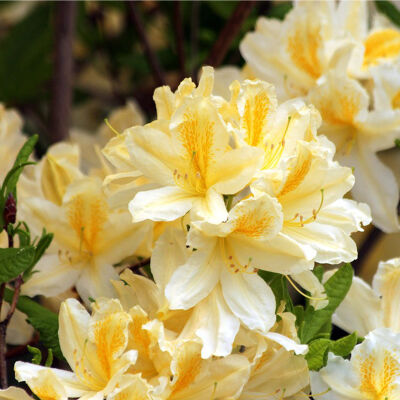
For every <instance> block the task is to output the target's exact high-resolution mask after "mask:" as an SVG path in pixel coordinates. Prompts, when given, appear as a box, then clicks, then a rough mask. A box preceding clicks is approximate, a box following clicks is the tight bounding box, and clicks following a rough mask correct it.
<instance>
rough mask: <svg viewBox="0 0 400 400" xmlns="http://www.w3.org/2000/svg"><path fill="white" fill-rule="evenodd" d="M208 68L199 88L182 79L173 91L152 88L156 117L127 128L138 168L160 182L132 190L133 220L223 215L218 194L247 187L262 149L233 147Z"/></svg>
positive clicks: (215, 218) (218, 218)
mask: <svg viewBox="0 0 400 400" xmlns="http://www.w3.org/2000/svg"><path fill="white" fill-rule="evenodd" d="M212 88H213V70H212V69H211V68H204V69H203V75H202V77H201V79H200V82H199V86H198V88H195V87H194V84H193V83H192V81H191V80H190V79H185V80H184V81H183V82H182V83H181V85H180V86H179V88H178V89H177V91H176V93H175V94H173V93H172V92H171V90H170V89H169V88H168V87H161V88H158V89H156V92H155V94H154V99H155V102H156V106H157V118H158V119H157V120H156V121H154V122H152V123H150V124H148V125H145V126H144V127H134V128H131V129H130V130H129V136H128V137H127V140H128V141H127V145H128V148H129V151H130V154H131V157H132V160H133V163H134V164H135V165H136V167H137V169H138V170H140V171H141V172H142V173H143V174H144V176H145V177H148V178H150V179H151V180H152V181H154V182H155V183H157V184H158V185H159V186H160V187H159V188H158V189H154V190H149V191H144V192H140V193H138V194H136V196H135V197H134V199H133V200H132V201H131V203H130V205H129V209H130V211H131V213H132V216H133V220H134V221H135V222H138V221H142V220H145V219H151V220H153V221H172V220H175V219H177V218H179V217H182V216H183V215H185V214H186V213H187V212H188V211H190V210H192V213H194V214H195V215H198V217H199V218H203V219H206V220H208V221H214V222H221V221H223V220H225V219H226V217H227V211H226V208H225V204H224V200H223V195H224V194H227V195H230V194H234V193H236V192H238V191H239V190H241V189H242V188H243V187H244V186H246V185H247V184H248V183H249V181H250V180H251V178H252V177H253V175H254V173H255V171H256V170H257V168H258V167H259V166H260V164H261V152H260V151H259V150H258V149H255V148H251V147H249V146H247V147H242V148H240V149H233V148H232V147H231V146H230V143H229V142H230V132H229V127H228V126H227V124H226V123H225V122H224V120H223V119H222V117H221V114H220V113H219V110H218V108H219V105H220V104H221V102H222V101H223V100H222V98H218V97H215V96H212V94H211V93H212Z"/></svg>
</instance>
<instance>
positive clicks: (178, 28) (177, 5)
mask: <svg viewBox="0 0 400 400" xmlns="http://www.w3.org/2000/svg"><path fill="white" fill-rule="evenodd" d="M174 30H175V38H176V50H177V52H178V60H179V68H180V72H181V79H180V80H182V79H184V78H185V76H186V70H185V47H184V43H183V22H182V5H181V2H180V1H175V2H174Z"/></svg>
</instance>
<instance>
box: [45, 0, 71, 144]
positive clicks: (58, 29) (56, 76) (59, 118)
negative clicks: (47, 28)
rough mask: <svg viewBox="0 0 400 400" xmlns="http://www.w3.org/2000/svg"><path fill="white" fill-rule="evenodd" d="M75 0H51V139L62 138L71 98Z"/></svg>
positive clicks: (67, 123)
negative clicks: (52, 60)
mask: <svg viewBox="0 0 400 400" xmlns="http://www.w3.org/2000/svg"><path fill="white" fill-rule="evenodd" d="M75 11H76V2H75V1H57V2H55V15H54V27H55V48H54V73H53V80H52V87H51V104H50V115H49V126H50V135H49V136H50V137H49V140H50V142H51V143H55V142H58V141H60V140H63V139H66V138H67V137H68V133H69V118H70V108H71V100H72V75H73V64H74V60H73V54H72V44H73V38H74V31H75Z"/></svg>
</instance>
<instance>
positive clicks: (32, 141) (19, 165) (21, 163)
mask: <svg viewBox="0 0 400 400" xmlns="http://www.w3.org/2000/svg"><path fill="white" fill-rule="evenodd" d="M38 139H39V136H38V135H33V136H31V137H30V138H29V139H28V140H27V141H26V142H25V143H24V145H23V146H22V147H21V149H20V151H19V152H18V155H17V158H16V159H15V162H14V165H13V167H12V168H11V170H10V171H9V172H8V174H7V175H6V177H5V178H4V181H3V184H2V186H1V191H0V233H1V231H2V230H3V228H4V216H3V211H4V207H5V204H6V200H7V196H8V194H9V193H12V195H13V197H14V200H15V203H16V204H17V183H18V179H19V177H20V175H21V173H22V170H23V168H24V167H25V166H26V165H30V164H34V163H33V162H29V161H28V159H29V156H30V155H31V154H32V152H33V149H34V148H35V145H36V143H37V141H38Z"/></svg>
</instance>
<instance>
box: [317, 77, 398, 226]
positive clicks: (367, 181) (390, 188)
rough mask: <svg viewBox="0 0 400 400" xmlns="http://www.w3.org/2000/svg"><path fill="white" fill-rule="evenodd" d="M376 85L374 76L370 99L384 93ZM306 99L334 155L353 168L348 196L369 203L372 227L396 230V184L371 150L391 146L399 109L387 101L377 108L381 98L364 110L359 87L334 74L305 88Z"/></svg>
mask: <svg viewBox="0 0 400 400" xmlns="http://www.w3.org/2000/svg"><path fill="white" fill-rule="evenodd" d="M373 77H374V79H375V80H376V81H377V82H378V80H379V78H380V76H379V70H378V71H377V70H375V72H374V74H373ZM382 86H383V85H382V84H381V81H380V82H379V85H377V86H376V87H375V91H374V93H375V97H376V99H378V98H379V99H382V97H384V96H385V93H384V88H383V87H382ZM386 87H387V85H386ZM378 96H379V97H378ZM386 97H389V96H388V95H387V96H386ZM392 97H394V95H392ZM309 99H310V101H311V102H312V103H313V104H314V105H315V106H316V107H317V108H318V109H319V110H320V112H321V116H322V118H323V125H322V127H321V129H320V132H321V133H323V134H325V135H326V136H327V137H328V138H329V139H330V140H332V141H333V142H334V143H335V144H336V148H337V153H336V159H337V160H339V161H340V162H341V163H342V164H344V165H347V166H349V167H352V168H353V169H354V176H355V178H356V184H355V186H354V188H353V189H352V194H353V197H354V198H355V199H357V200H358V201H365V202H367V203H368V204H369V205H370V206H371V211H372V217H373V220H374V223H375V224H376V225H377V226H378V227H380V228H381V229H383V230H384V231H385V232H393V231H396V230H398V229H399V228H400V225H399V221H398V216H397V203H398V199H399V193H398V192H399V190H398V187H399V186H398V183H397V182H396V179H395V176H394V174H393V172H392V171H391V170H390V169H389V168H388V167H387V166H386V165H384V164H383V162H382V161H381V160H380V159H379V157H378V155H377V154H376V152H377V151H381V150H386V149H389V148H391V147H393V146H394V140H395V138H396V137H399V136H400V130H399V128H398V127H399V124H400V110H399V109H396V108H393V107H392V106H390V107H387V108H383V107H382V106H383V101H382V100H378V101H376V102H375V104H376V107H375V109H373V110H369V104H370V99H369V95H368V93H367V91H366V90H365V88H363V87H362V86H361V85H360V83H359V82H358V81H356V80H355V79H352V78H348V77H345V76H341V75H340V74H338V73H329V74H328V75H326V76H325V77H324V78H323V79H321V82H320V85H319V86H317V87H315V88H314V89H313V90H312V91H310V93H309Z"/></svg>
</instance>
